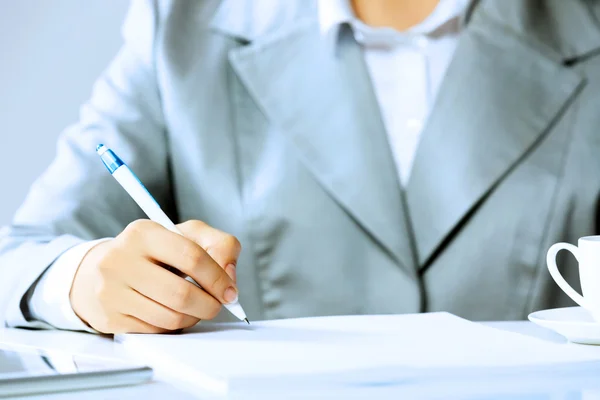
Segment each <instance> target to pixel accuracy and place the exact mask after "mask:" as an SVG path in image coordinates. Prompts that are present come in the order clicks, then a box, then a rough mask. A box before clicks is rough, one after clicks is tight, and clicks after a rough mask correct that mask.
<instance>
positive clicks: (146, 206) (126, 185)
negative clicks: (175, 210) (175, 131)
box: [112, 165, 181, 235]
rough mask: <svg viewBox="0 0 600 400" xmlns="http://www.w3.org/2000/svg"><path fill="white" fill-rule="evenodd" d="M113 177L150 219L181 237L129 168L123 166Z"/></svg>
mask: <svg viewBox="0 0 600 400" xmlns="http://www.w3.org/2000/svg"><path fill="white" fill-rule="evenodd" d="M112 175H113V177H114V178H115V179H116V180H117V182H119V184H120V185H121V186H122V187H123V189H125V191H127V193H129V195H130V196H131V198H132V199H133V200H134V201H135V202H136V203H137V204H138V206H140V208H141V209H142V211H144V213H146V215H147V216H148V218H150V219H151V220H152V221H154V222H157V223H159V224H161V225H162V226H164V227H165V228H167V229H168V230H170V231H172V232H175V233H177V234H180V235H181V232H180V231H179V230H178V229H177V228H176V227H175V224H174V223H173V222H172V221H171V220H170V219H169V217H168V216H167V214H165V212H164V211H163V210H162V209H161V208H160V206H159V205H158V203H157V202H156V201H155V200H154V198H153V197H152V196H151V195H150V193H148V191H147V190H146V188H145V187H144V185H142V183H141V182H140V181H139V180H138V178H137V177H136V176H135V175H134V174H133V172H131V170H130V169H129V167H127V166H126V165H122V166H121V167H119V168H118V169H117V170H116V171H115V172H113V174H112Z"/></svg>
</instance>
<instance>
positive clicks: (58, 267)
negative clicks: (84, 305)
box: [29, 238, 109, 333]
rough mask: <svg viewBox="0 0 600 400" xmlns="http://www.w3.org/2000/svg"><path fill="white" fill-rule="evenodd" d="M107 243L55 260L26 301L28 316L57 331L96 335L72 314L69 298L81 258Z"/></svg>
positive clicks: (76, 248) (72, 250) (83, 245)
mask: <svg viewBox="0 0 600 400" xmlns="http://www.w3.org/2000/svg"><path fill="white" fill-rule="evenodd" d="M107 240H109V239H108V238H105V239H99V240H93V241H90V242H85V243H81V244H78V245H77V246H74V247H72V248H70V249H69V250H67V251H66V252H64V253H63V254H62V255H61V256H60V257H58V258H57V259H56V261H55V262H54V263H53V264H52V265H51V266H50V267H49V268H48V269H47V270H46V272H44V274H43V275H42V277H41V278H40V280H39V281H38V283H37V284H36V286H35V288H34V291H33V295H32V296H31V299H30V300H29V312H30V313H31V316H32V317H33V318H34V319H36V320H38V321H42V322H45V323H47V324H49V325H52V326H53V327H55V328H58V329H65V330H73V331H85V332H91V333H98V332H97V331H96V330H94V329H92V328H91V327H90V326H89V325H87V324H86V323H84V322H83V321H82V320H81V319H80V318H79V317H78V316H77V314H75V311H73V308H72V307H71V300H70V298H69V295H70V292H71V286H72V285H73V280H74V279H75V273H76V272H77V269H78V268H79V264H81V261H82V260H83V258H84V257H85V256H86V254H87V253H88V252H89V251H90V250H91V249H92V247H94V246H96V245H97V244H99V243H101V242H104V241H107Z"/></svg>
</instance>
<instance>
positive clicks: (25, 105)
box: [0, 0, 129, 227]
mask: <svg viewBox="0 0 600 400" xmlns="http://www.w3.org/2000/svg"><path fill="white" fill-rule="evenodd" d="M128 5H129V1H127V0H0V149H1V151H2V154H1V156H0V162H1V164H0V227H1V226H2V225H5V224H7V223H8V222H9V221H10V219H11V217H12V214H13V213H14V212H15V210H16V209H17V207H18V206H19V204H20V203H21V202H22V201H23V198H24V197H25V194H26V193H27V190H28V189H29V186H30V185H31V183H32V182H33V180H34V179H35V178H36V177H37V176H38V175H39V174H40V173H41V172H42V171H43V170H44V169H45V168H46V166H47V165H48V164H49V163H50V161H51V160H52V158H53V157H54V154H55V149H56V146H55V144H56V139H57V137H58V135H59V134H60V132H61V131H62V130H63V129H64V128H65V127H66V126H68V125H69V124H71V123H73V122H75V121H76V120H77V115H78V111H79V106H80V105H81V103H83V102H84V101H85V100H86V99H87V98H88V97H89V95H90V92H91V87H92V84H93V82H94V80H95V79H96V78H97V77H98V76H99V75H100V73H101V72H102V70H103V69H104V68H105V67H106V65H107V64H108V62H109V61H110V59H111V58H112V57H113V56H114V55H115V54H116V52H117V50H118V48H119V46H120V44H121V36H120V27H121V23H122V22H123V18H124V16H125V13H126V11H127V8H128ZM49 206H51V205H49Z"/></svg>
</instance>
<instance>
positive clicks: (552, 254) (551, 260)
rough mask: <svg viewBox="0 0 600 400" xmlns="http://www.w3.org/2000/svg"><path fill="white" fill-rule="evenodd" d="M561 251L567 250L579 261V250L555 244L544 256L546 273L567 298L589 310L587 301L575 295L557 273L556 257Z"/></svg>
mask: <svg viewBox="0 0 600 400" xmlns="http://www.w3.org/2000/svg"><path fill="white" fill-rule="evenodd" d="M561 250H568V251H570V252H571V253H573V255H574V256H575V259H576V260H577V262H580V260H579V248H578V247H577V246H573V245H572V244H569V243H556V244H554V245H552V247H550V249H549V250H548V254H547V256H546V263H547V264H548V271H550V275H552V278H554V281H555V282H556V284H557V285H558V286H559V287H560V288H561V289H562V290H563V291H564V292H565V293H566V294H567V296H569V297H570V298H571V299H573V301H574V302H575V303H577V304H579V305H580V306H581V307H583V308H586V309H589V307H588V303H587V301H586V300H585V299H584V298H583V296H582V295H580V294H579V293H577V292H576V291H575V289H573V288H572V287H571V285H569V284H568V283H567V281H566V280H565V278H563V276H562V275H561V274H560V272H559V271H558V267H557V266H556V255H557V254H558V252H559V251H561Z"/></svg>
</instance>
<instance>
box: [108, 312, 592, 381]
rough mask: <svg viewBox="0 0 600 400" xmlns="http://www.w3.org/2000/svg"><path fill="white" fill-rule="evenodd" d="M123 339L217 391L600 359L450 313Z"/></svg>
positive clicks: (237, 326)
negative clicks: (269, 383)
mask: <svg viewBox="0 0 600 400" xmlns="http://www.w3.org/2000/svg"><path fill="white" fill-rule="evenodd" d="M119 340H121V341H122V342H123V343H124V345H125V347H126V348H128V349H130V350H131V351H132V352H134V354H136V355H138V356H142V361H144V362H147V363H150V364H151V365H152V366H153V367H155V368H156V369H160V368H163V369H164V368H168V369H169V370H171V371H178V372H177V373H178V374H179V375H180V377H181V378H182V379H185V380H190V381H194V382H196V383H198V384H200V385H201V386H203V387H205V388H209V389H210V390H214V391H216V392H220V393H226V392H227V391H228V390H231V388H232V386H235V385H236V384H239V385H242V384H244V385H248V384H259V383H260V382H261V381H264V382H268V381H271V382H274V381H275V380H276V381H277V382H279V383H280V384H285V382H286V381H291V380H294V379H297V378H298V377H302V379H303V380H304V382H306V381H308V380H312V381H314V382H317V381H319V380H320V381H334V380H336V379H337V380H341V381H343V380H348V381H352V382H357V380H358V381H362V382H364V383H368V382H370V381H372V380H381V379H384V380H398V379H406V378H409V377H416V376H422V375H424V374H425V375H426V374H430V375H431V374H434V375H435V374H436V373H442V371H446V370H449V369H451V370H453V371H457V370H460V369H463V370H466V369H469V370H471V371H473V370H477V369H480V368H505V367H513V368H514V367H531V366H543V365H554V364H560V363H573V362H582V361H590V360H597V359H598V355H594V354H589V353H588V352H586V351H585V349H583V348H577V347H569V346H564V345H560V344H555V343H548V342H544V341H542V340H538V339H535V338H530V337H527V336H524V335H520V334H517V333H510V332H504V331H500V330H497V329H494V328H489V327H485V326H482V325H480V324H476V323H472V322H469V321H467V320H464V319H461V318H458V317H456V316H453V315H451V314H448V313H431V314H417V315H388V316H348V317H319V318H305V319H290V320H277V321H265V322H254V323H253V324H252V325H250V326H247V325H245V324H242V323H232V324H213V325H208V324H207V325H202V324H201V325H199V326H197V327H196V328H194V330H192V331H190V332H188V333H184V334H180V335H167V336H164V335H123V336H121V337H120V338H119ZM186 374H188V375H189V376H188V377H187V378H186V376H185V375H186ZM274 378H277V379H274Z"/></svg>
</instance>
